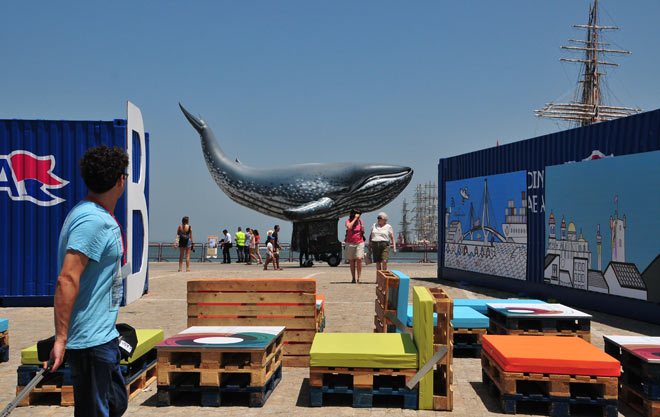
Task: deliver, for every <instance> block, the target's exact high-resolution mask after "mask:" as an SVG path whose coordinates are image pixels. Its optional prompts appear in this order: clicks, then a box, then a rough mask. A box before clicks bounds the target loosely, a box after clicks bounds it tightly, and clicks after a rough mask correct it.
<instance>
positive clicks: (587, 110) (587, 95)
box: [534, 0, 642, 126]
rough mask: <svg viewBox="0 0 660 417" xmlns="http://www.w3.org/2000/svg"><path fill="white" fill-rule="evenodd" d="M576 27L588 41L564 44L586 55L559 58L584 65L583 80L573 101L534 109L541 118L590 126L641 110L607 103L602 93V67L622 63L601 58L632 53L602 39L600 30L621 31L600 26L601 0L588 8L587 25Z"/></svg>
mask: <svg viewBox="0 0 660 417" xmlns="http://www.w3.org/2000/svg"><path fill="white" fill-rule="evenodd" d="M573 27H576V28H581V29H586V30H587V36H586V40H577V39H569V42H573V44H577V45H578V46H575V45H571V46H562V47H561V49H564V50H567V51H580V52H584V57H583V58H581V59H576V58H560V61H565V62H577V63H579V64H582V73H581V74H582V77H583V78H582V80H580V81H578V83H579V85H578V88H577V90H576V92H575V97H574V98H573V101H571V102H568V103H546V105H545V107H544V108H543V109H542V110H534V113H535V114H536V116H538V117H547V118H551V119H561V120H566V121H569V122H571V123H575V124H577V125H578V126H588V125H590V124H592V123H598V122H602V121H605V120H612V119H618V118H619V117H625V116H630V115H633V114H635V113H639V112H641V111H642V109H638V108H632V107H617V106H608V105H607V103H606V102H605V100H604V97H603V94H602V92H601V82H602V81H603V79H604V76H605V73H604V72H601V71H602V69H601V66H605V65H609V66H615V67H618V66H619V64H616V63H613V62H608V61H601V60H600V57H601V56H604V54H630V51H623V50H618V49H610V48H607V46H608V45H610V44H609V43H605V42H601V41H600V32H601V31H603V30H619V28H618V27H616V26H600V25H599V24H598V0H594V3H593V5H592V6H591V7H590V8H589V23H588V24H586V25H573Z"/></svg>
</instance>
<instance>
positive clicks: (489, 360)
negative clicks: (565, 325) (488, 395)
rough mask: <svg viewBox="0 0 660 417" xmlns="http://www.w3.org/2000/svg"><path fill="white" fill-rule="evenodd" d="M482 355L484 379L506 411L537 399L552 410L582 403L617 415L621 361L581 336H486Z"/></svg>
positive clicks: (562, 412) (565, 410)
mask: <svg viewBox="0 0 660 417" xmlns="http://www.w3.org/2000/svg"><path fill="white" fill-rule="evenodd" d="M481 355H482V356H481V365H482V377H483V382H484V384H486V385H488V386H489V389H490V391H491V392H492V393H494V394H496V395H497V397H498V399H499V401H500V405H501V406H502V409H503V411H504V412H505V413H510V414H515V413H516V411H517V407H518V406H519V405H520V404H521V403H538V404H541V405H542V406H546V407H547V410H548V412H549V413H550V414H551V415H561V416H563V415H565V416H568V415H570V413H571V409H573V408H574V407H578V406H579V407H593V408H597V409H598V410H599V411H600V412H602V413H603V415H606V416H616V415H618V384H619V380H618V377H619V374H620V365H619V362H618V361H617V360H616V359H614V358H612V357H611V356H610V355H607V354H606V353H604V352H602V351H601V350H599V349H598V348H596V347H595V346H593V345H591V344H590V343H588V342H586V341H585V340H583V339H580V338H576V337H571V338H567V337H557V336H554V337H553V336H547V337H544V338H539V337H535V336H512V335H486V336H484V337H483V349H482V352H481Z"/></svg>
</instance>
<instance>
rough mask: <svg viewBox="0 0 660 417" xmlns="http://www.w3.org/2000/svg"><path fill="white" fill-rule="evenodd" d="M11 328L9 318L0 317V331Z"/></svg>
mask: <svg viewBox="0 0 660 417" xmlns="http://www.w3.org/2000/svg"><path fill="white" fill-rule="evenodd" d="M7 329H9V319H0V333H2V332H6V331H7Z"/></svg>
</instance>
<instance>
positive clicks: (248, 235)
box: [243, 227, 252, 265]
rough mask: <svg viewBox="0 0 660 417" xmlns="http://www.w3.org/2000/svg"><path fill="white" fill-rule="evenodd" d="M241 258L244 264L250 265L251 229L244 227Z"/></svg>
mask: <svg viewBox="0 0 660 417" xmlns="http://www.w3.org/2000/svg"><path fill="white" fill-rule="evenodd" d="M243 251H244V252H243V260H244V261H245V264H246V265H252V256H251V255H252V229H250V228H249V227H246V228H245V246H243Z"/></svg>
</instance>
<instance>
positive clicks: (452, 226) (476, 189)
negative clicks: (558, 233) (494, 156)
mask: <svg viewBox="0 0 660 417" xmlns="http://www.w3.org/2000/svg"><path fill="white" fill-rule="evenodd" d="M445 187H446V188H445V190H446V191H445V193H446V194H445V196H446V201H445V218H444V221H445V248H444V249H445V257H444V258H445V267H447V268H455V269H461V270H465V271H472V272H480V273H484V274H490V275H497V276H502V277H508V278H515V279H521V280H524V279H526V275H527V197H526V193H525V191H526V189H527V171H518V172H512V173H506V174H499V175H493V176H488V177H475V178H468V179H463V180H457V181H448V182H447V183H445Z"/></svg>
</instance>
